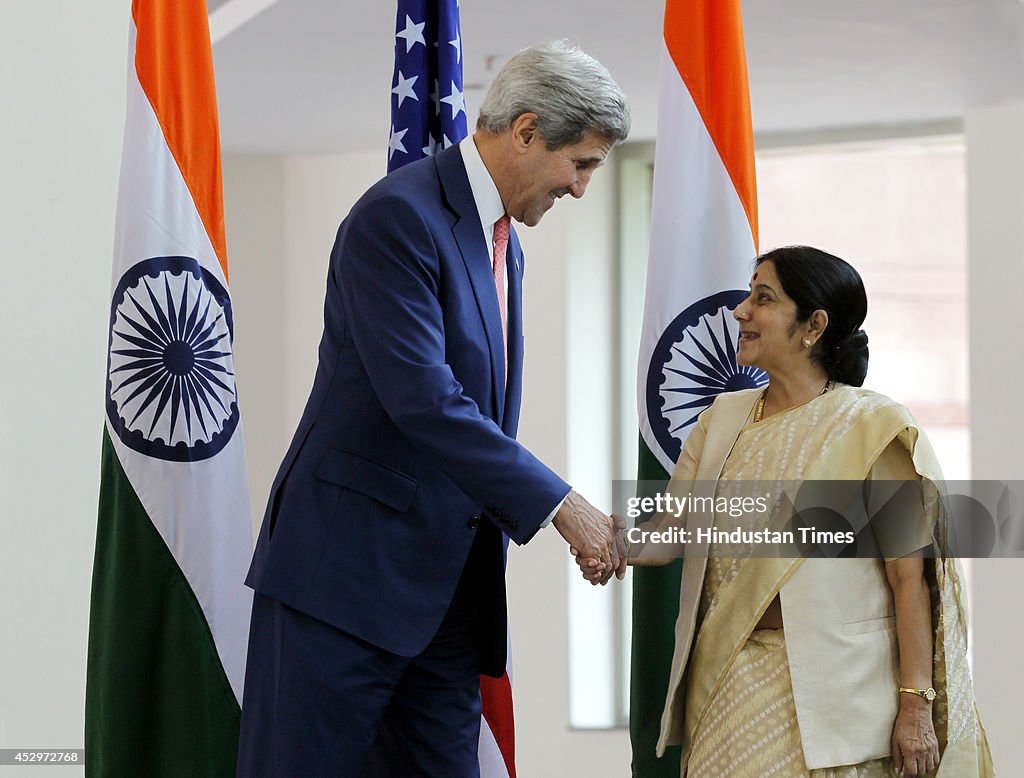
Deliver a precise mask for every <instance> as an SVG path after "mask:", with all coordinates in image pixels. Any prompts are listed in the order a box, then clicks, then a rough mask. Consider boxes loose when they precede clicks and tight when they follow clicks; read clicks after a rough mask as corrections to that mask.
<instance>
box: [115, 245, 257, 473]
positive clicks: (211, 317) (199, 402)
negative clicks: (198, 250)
mask: <svg viewBox="0 0 1024 778" xmlns="http://www.w3.org/2000/svg"><path fill="white" fill-rule="evenodd" d="M233 332H234V324H233V322H232V318H231V300H230V298H229V297H228V293H227V290H226V289H225V288H224V286H223V285H222V284H221V283H220V281H218V280H217V278H216V277H215V276H214V275H213V274H212V273H209V272H207V271H206V270H205V269H203V267H202V266H201V265H200V264H199V262H197V261H196V260H195V259H192V258H191V257H155V258H153V259H147V260H143V261H142V262H139V263H138V264H137V265H135V266H134V267H132V268H131V269H130V270H129V271H128V272H127V273H125V274H124V276H122V278H121V280H120V282H119V283H118V285H117V288H116V289H115V290H114V297H113V301H112V303H111V311H110V341H109V345H108V353H107V417H108V418H109V419H110V423H111V426H112V427H113V429H114V431H115V432H116V433H117V435H118V437H119V438H120V439H121V441H122V442H123V443H124V444H125V445H126V446H128V447H129V448H131V449H133V450H135V451H138V452H139V453H142V454H146V455H148V456H152V457H156V458H159V459H166V460H170V461H172V462H194V461H198V460H202V459H208V458H209V457H212V456H214V455H215V454H216V453H217V452H218V451H220V450H221V449H222V448H224V446H225V445H226V444H227V442H228V441H229V440H230V439H231V435H232V434H233V433H234V431H235V427H237V426H238V415H239V414H238V400H237V396H236V393H235V375H234V367H233V362H232V358H231V341H232V336H233Z"/></svg>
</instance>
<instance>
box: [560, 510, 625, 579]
mask: <svg viewBox="0 0 1024 778" xmlns="http://www.w3.org/2000/svg"><path fill="white" fill-rule="evenodd" d="M612 519H614V520H615V528H616V531H617V534H616V536H615V545H616V548H617V549H618V551H619V566H618V567H617V568H616V569H615V571H614V572H615V575H617V576H618V578H619V580H620V581H621V580H622V579H623V578H624V577H625V575H626V565H627V564H628V562H629V544H628V543H627V540H626V532H625V529H626V520H625V519H624V518H622V517H621V516H616V515H614V514H612ZM569 553H570V554H572V555H573V556H574V557H576V564H578V565H579V566H580V572H581V573H583V578H584V580H587V581H590V583H591V584H592V585H595V586H596V585H597V584H601V585H602V586H604V585H605V584H606V583H607V582H608V580H609V579H610V578H611V572H610V571H606V570H605V567H604V565H602V564H601V562H599V561H598V560H596V559H593V558H587V557H584V556H582V555H581V554H580V552H579V549H577V548H574V547H573V546H569Z"/></svg>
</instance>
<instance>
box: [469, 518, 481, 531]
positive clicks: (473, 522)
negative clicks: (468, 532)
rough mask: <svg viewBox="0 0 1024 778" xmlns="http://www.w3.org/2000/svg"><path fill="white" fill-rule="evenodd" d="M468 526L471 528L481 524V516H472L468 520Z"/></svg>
mask: <svg viewBox="0 0 1024 778" xmlns="http://www.w3.org/2000/svg"><path fill="white" fill-rule="evenodd" d="M466 526H467V527H469V528H470V529H476V528H477V527H479V526H480V517H479V516H474V517H473V518H471V519H470V520H469V521H467V522H466Z"/></svg>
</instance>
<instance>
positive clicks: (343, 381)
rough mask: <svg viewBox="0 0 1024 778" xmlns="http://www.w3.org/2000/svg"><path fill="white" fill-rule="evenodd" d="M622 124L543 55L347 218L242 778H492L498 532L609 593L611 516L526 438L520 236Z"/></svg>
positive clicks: (568, 68)
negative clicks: (585, 567)
mask: <svg viewBox="0 0 1024 778" xmlns="http://www.w3.org/2000/svg"><path fill="white" fill-rule="evenodd" d="M628 131H629V109H628V107H627V104H626V99H625V97H624V96H623V94H622V92H621V90H620V89H619V88H618V86H617V85H616V84H615V82H614V81H613V80H612V78H611V76H610V75H609V74H608V72H607V70H605V69H604V67H602V66H601V65H600V64H599V63H598V62H596V61H595V60H593V59H592V58H590V57H589V56H587V55H586V54H584V53H583V52H582V51H580V50H579V49H576V48H573V47H570V46H568V45H567V44H564V43H550V44H545V45H542V46H535V47H532V48H530V49H526V50H524V51H522V52H520V53H519V54H517V55H516V56H515V57H513V58H512V59H511V60H509V62H508V64H507V65H506V66H505V67H504V68H503V69H502V71H501V72H500V73H499V74H498V75H497V77H496V78H495V80H494V82H493V84H492V86H491V88H490V91H489V92H488V94H487V97H486V98H485V100H484V103H483V105H482V107H481V109H480V118H479V121H478V122H477V130H476V133H475V134H474V135H473V136H472V137H470V138H467V139H466V140H464V141H463V142H462V143H461V144H459V145H458V146H455V147H453V148H450V149H448V150H446V151H444V152H441V153H439V154H437V155H436V156H435V157H433V158H430V159H425V160H422V161H420V162H417V163H413V164H410V165H406V166H405V167H403V168H401V169H399V170H397V171H395V172H394V173H392V174H390V175H389V176H387V177H386V178H384V179H383V180H382V181H380V182H378V183H377V184H375V185H374V186H373V187H371V188H370V190H369V191H367V192H366V194H364V195H363V197H362V198H361V199H360V200H359V201H358V202H357V203H356V205H355V206H354V207H353V208H352V210H351V212H350V213H349V215H348V217H347V218H346V219H345V221H344V222H343V223H342V225H341V228H340V229H339V231H338V237H337V241H336V243H335V245H334V250H333V252H332V254H331V260H330V269H329V273H328V279H327V296H326V302H325V305H324V333H323V338H322V340H321V342H320V350H319V365H318V368H317V372H316V378H315V380H314V383H313V389H312V392H311V394H310V397H309V401H308V402H307V404H306V409H305V412H304V414H303V416H302V420H301V421H300V423H299V427H298V430H297V431H296V433H295V437H294V439H293V441H292V444H291V446H290V448H289V450H288V453H287V455H286V456H285V459H284V462H283V463H282V465H281V468H280V471H279V473H278V475H277V478H276V480H275V482H274V485H273V488H272V490H271V494H270V500H269V504H268V506H267V511H266V515H265V517H264V520H263V526H262V529H261V531H260V535H259V539H258V541H257V546H256V553H255V556H254V558H253V563H252V567H251V569H250V571H249V576H248V578H247V581H246V582H247V584H248V585H249V586H251V587H252V588H253V589H254V590H255V592H256V594H255V598H254V604H253V614H252V626H251V630H250V638H249V656H248V666H247V668H246V679H245V693H244V701H243V713H242V732H241V747H240V754H239V775H244V776H256V775H273V776H286V775H295V776H319V775H323V776H358V777H360V778H361V777H362V776H366V775H395V776H403V777H404V776H418V775H424V776H444V777H445V778H461V777H462V776H475V775H479V767H478V766H477V758H476V753H477V740H478V737H479V723H480V695H479V675H480V674H481V673H483V674H487V675H494V676H500V675H501V674H502V673H503V672H504V669H505V647H506V636H505V582H504V557H503V554H504V546H503V542H502V533H505V534H506V535H508V537H509V538H511V539H512V540H513V541H515V542H516V543H520V544H522V543H526V542H528V541H529V540H530V539H531V538H532V537H533V536H534V535H535V534H536V533H537V532H538V531H540V530H541V529H542V528H543V527H545V526H546V525H547V524H548V523H551V524H553V525H554V527H555V529H556V530H557V531H558V532H559V533H560V534H561V535H562V537H563V538H564V539H565V540H566V541H567V542H568V543H569V545H570V546H571V547H572V548H573V549H574V550H575V551H576V553H578V554H579V556H580V557H581V558H593V559H599V560H601V565H602V568H601V571H602V572H601V577H600V578H601V582H602V583H603V582H605V581H607V580H608V578H610V576H611V575H612V574H613V573H616V574H618V575H619V576H620V577H621V576H622V574H623V573H624V570H625V555H624V553H622V550H623V546H622V541H621V538H620V535H619V532H618V526H617V524H616V523H615V522H614V521H613V519H611V518H610V517H608V516H606V515H604V514H603V513H601V512H600V511H598V510H596V509H595V508H593V507H592V506H591V505H590V504H589V503H587V501H586V500H584V499H583V498H582V497H581V496H579V495H578V494H577V493H576V492H574V491H572V490H571V488H570V486H569V485H568V484H567V483H565V482H564V481H563V480H562V479H561V478H559V477H558V476H557V475H556V474H555V473H554V472H552V471H551V470H550V469H549V468H548V467H546V466H545V465H544V464H543V463H541V462H540V461H539V460H538V459H536V458H535V457H534V456H533V455H532V454H531V453H530V452H529V451H527V450H526V449H525V448H524V447H523V446H521V445H520V444H519V443H517V442H516V440H515V435H516V428H517V425H518V421H519V405H520V393H521V378H522V361H523V337H522V297H521V295H522V271H523V255H522V250H521V248H520V245H519V241H518V238H517V236H516V235H515V232H514V230H513V231H511V232H510V233H508V232H507V230H508V217H511V218H512V219H514V220H515V221H517V222H520V223H523V224H526V225H527V226H532V225H535V224H537V223H538V222H539V221H540V219H541V217H542V216H543V215H544V213H545V212H546V211H547V210H548V209H549V208H551V206H552V205H553V204H554V202H555V200H557V199H558V198H560V197H562V196H564V195H567V194H568V195H572V196H573V197H577V198H578V197H582V196H583V193H584V191H585V190H586V187H587V184H588V182H589V180H590V177H591V175H592V174H593V173H594V171H595V170H596V168H597V167H599V166H600V165H601V163H602V162H603V161H604V159H605V158H606V157H607V155H608V153H609V152H610V151H611V149H612V147H613V146H614V145H615V144H616V143H618V142H619V141H621V140H623V139H624V138H625V137H626V135H627V133H628ZM505 235H507V236H508V237H507V241H508V243H507V250H506V251H505V253H504V255H503V257H502V252H501V250H500V246H501V245H502V243H503V242H504V236H505ZM495 242H497V243H498V245H499V250H498V251H497V252H496V253H497V255H498V256H497V257H496V258H495V259H496V260H500V259H503V260H504V265H505V272H506V276H505V278H504V279H501V276H500V275H498V274H497V273H496V271H495V265H494V263H493V262H492V246H493V245H494V243H495ZM496 278H497V279H498V280H497V281H496Z"/></svg>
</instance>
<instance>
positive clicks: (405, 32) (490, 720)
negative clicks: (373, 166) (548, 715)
mask: <svg viewBox="0 0 1024 778" xmlns="http://www.w3.org/2000/svg"><path fill="white" fill-rule="evenodd" d="M395 29H396V31H395V72H394V76H393V77H392V79H391V134H390V136H389V138H388V172H389V173H390V172H391V171H392V170H395V169H397V168H400V167H401V166H402V165H405V164H407V163H409V162H415V161H416V160H417V159H422V158H423V157H428V156H432V155H433V154H434V152H435V151H439V150H441V149H446V148H448V147H449V146H451V145H453V144H455V143H458V142H459V141H460V140H462V139H463V138H465V137H466V135H467V119H466V100H465V97H464V95H463V93H462V36H461V34H460V32H459V3H458V0H398V16H397V20H396V25H395ZM505 543H506V546H507V544H508V539H507V538H505ZM508 657H509V658H508V661H507V664H506V671H505V675H504V676H502V677H501V678H489V677H487V676H481V677H480V699H481V702H482V708H483V714H482V717H481V721H480V748H479V755H480V775H481V778H516V764H515V720H514V717H513V712H512V685H511V676H510V671H511V664H512V651H511V646H510V647H509V652H508Z"/></svg>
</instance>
